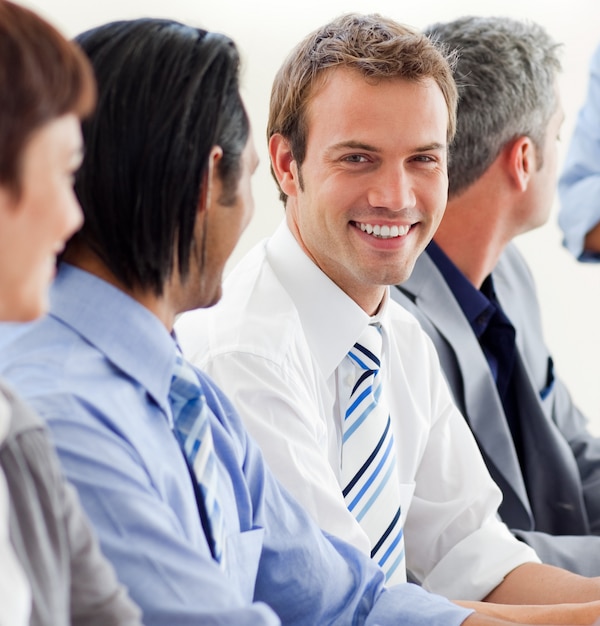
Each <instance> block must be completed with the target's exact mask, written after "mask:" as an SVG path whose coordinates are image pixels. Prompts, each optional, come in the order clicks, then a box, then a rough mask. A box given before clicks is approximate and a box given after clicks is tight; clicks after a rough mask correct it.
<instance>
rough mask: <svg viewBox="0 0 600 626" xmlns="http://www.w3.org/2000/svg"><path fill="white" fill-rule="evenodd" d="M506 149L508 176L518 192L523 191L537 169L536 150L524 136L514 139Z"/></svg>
mask: <svg viewBox="0 0 600 626" xmlns="http://www.w3.org/2000/svg"><path fill="white" fill-rule="evenodd" d="M507 148H508V151H507V164H508V174H509V176H510V178H511V180H512V181H513V183H514V184H515V185H516V186H517V188H518V189H519V191H525V190H526V189H527V186H528V185H529V180H530V179H531V176H532V175H533V173H534V172H535V170H536V168H537V160H536V148H535V146H534V145H533V141H531V139H530V138H529V137H527V136H526V135H523V136H521V137H517V138H516V139H514V140H513V141H512V142H511V143H510V144H509V145H508V146H507Z"/></svg>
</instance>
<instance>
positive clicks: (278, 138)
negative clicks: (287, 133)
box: [269, 133, 300, 197]
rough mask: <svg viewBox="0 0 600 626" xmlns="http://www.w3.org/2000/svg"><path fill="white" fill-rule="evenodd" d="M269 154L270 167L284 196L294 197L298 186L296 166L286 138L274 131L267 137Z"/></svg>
mask: <svg viewBox="0 0 600 626" xmlns="http://www.w3.org/2000/svg"><path fill="white" fill-rule="evenodd" d="M269 156H270V157H271V167H272V168H273V173H274V174H275V178H277V181H278V182H279V186H280V187H281V190H282V191H283V193H285V194H286V196H290V197H294V196H296V195H297V192H298V191H297V190H298V189H299V188H300V184H299V175H298V166H297V163H296V160H295V159H294V156H293V155H292V149H291V147H290V144H289V142H288V140H287V139H285V138H284V137H283V135H280V134H279V133H275V134H274V135H273V136H272V137H271V139H269Z"/></svg>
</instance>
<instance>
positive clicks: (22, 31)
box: [0, 0, 96, 194]
mask: <svg viewBox="0 0 600 626" xmlns="http://www.w3.org/2000/svg"><path fill="white" fill-rule="evenodd" d="M95 98H96V89H95V82H94V77H93V72H92V69H91V66H90V64H89V62H88V60H87V58H86V56H85V55H84V54H83V52H81V50H80V49H79V48H78V46H77V45H76V44H74V43H73V42H70V41H68V40H67V39H65V37H63V36H62V35H61V34H60V33H59V32H58V31H57V30H56V29H55V28H54V27H53V26H51V25H50V24H48V23H47V22H46V21H45V20H43V19H42V18H41V17H39V16H38V15H36V14H35V13H34V12H33V11H30V10H29V9H26V8H24V7H22V6H18V5H16V4H13V3H12V2H7V0H0V184H3V185H6V186H8V187H11V188H13V190H14V191H15V193H17V194H18V193H19V190H20V171H21V159H22V155H23V150H24V148H25V146H26V144H27V141H28V140H29V138H30V137H31V134H32V133H33V132H34V131H35V130H37V129H38V128H40V127H41V126H43V125H44V124H45V123H47V122H49V121H51V120H52V119H54V118H56V117H60V116H61V115H66V114H67V113H75V114H76V115H78V116H79V117H83V116H85V115H86V114H88V113H89V112H90V111H91V110H92V108H93V106H94V102H95Z"/></svg>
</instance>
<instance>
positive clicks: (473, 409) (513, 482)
mask: <svg viewBox="0 0 600 626" xmlns="http://www.w3.org/2000/svg"><path fill="white" fill-rule="evenodd" d="M401 287H402V291H404V292H405V293H408V294H410V297H411V299H412V300H413V301H414V303H415V306H416V307H417V309H418V310H419V311H420V312H421V313H422V314H423V315H424V316H425V317H426V318H427V319H428V320H429V322H430V323H431V324H433V326H434V327H435V328H436V329H437V331H438V333H439V334H440V336H441V337H442V338H443V340H444V345H443V346H442V345H440V343H441V342H439V341H436V340H435V338H434V337H432V338H433V339H434V343H435V344H436V348H438V351H440V352H441V351H442V350H444V349H446V350H451V351H452V353H453V356H454V359H455V362H456V363H457V364H458V368H459V370H460V377H459V378H460V379H461V380H462V385H463V389H462V394H463V395H462V398H457V404H458V405H459V406H460V405H461V403H462V405H463V406H464V407H465V411H466V416H467V421H468V422H469V424H470V426H471V430H472V431H473V433H474V434H475V437H476V439H477V442H478V443H479V446H480V448H481V450H482V453H483V454H484V457H485V458H486V460H487V461H488V464H491V465H493V468H492V467H490V471H491V473H492V475H493V476H494V478H495V479H496V480H497V482H498V483H501V487H502V488H503V491H504V492H505V499H506V498H507V493H506V490H507V489H509V490H512V491H513V492H514V495H515V496H516V498H517V499H518V500H519V502H520V504H521V506H522V507H523V509H524V510H523V511H522V512H523V515H524V516H526V517H527V518H529V519H530V515H531V511H530V508H529V504H528V499H527V493H526V489H525V484H524V482H523V477H522V474H521V469H520V467H519V462H518V459H517V455H516V452H515V449H514V446H513V443H512V438H511V435H510V431H509V428H508V424H507V423H506V419H505V417H504V411H503V408H502V404H501V401H500V398H499V396H498V393H497V390H496V385H495V382H494V379H493V377H492V374H491V372H490V370H489V367H488V364H487V361H486V359H485V356H484V354H483V352H482V351H481V348H480V346H479V343H478V341H477V339H476V337H475V335H474V334H473V331H472V329H471V326H470V324H469V322H468V321H467V319H466V318H465V316H464V314H463V312H462V309H461V308H460V306H459V304H458V302H457V301H456V299H455V298H454V295H453V294H452V292H451V290H450V288H449V287H448V285H447V284H446V281H445V280H444V278H443V276H442V275H441V273H440V272H439V271H438V269H437V267H436V265H435V264H434V263H433V261H432V260H431V259H430V257H429V255H428V254H427V252H424V253H423V254H422V255H421V256H420V257H419V259H418V260H417V263H416V265H415V269H414V271H413V273H412V275H411V277H410V278H409V280H408V281H406V282H405V283H403V284H402V285H401ZM440 358H441V360H442V362H443V363H445V364H447V363H449V362H450V360H449V359H447V358H444V356H443V354H440ZM448 378H450V377H448ZM452 392H453V394H454V395H455V397H457V396H459V395H460V393H461V390H459V389H452ZM461 401H462V402H461ZM500 468H502V469H501V470H500ZM524 521H526V520H524ZM526 525H527V524H526Z"/></svg>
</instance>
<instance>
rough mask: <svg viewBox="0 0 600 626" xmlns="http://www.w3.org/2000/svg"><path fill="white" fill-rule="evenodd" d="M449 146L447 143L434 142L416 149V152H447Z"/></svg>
mask: <svg viewBox="0 0 600 626" xmlns="http://www.w3.org/2000/svg"><path fill="white" fill-rule="evenodd" d="M446 148H447V145H446V144H445V143H439V142H437V141H436V142H434V143H430V144H427V145H426V146H420V147H418V148H415V152H431V151H433V150H445V149H446Z"/></svg>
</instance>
